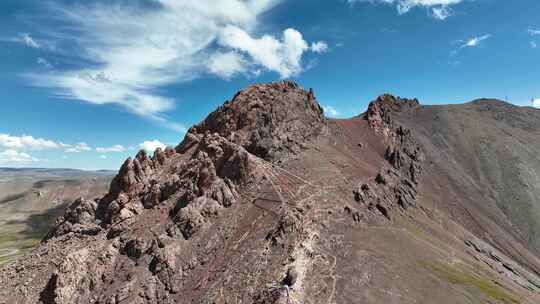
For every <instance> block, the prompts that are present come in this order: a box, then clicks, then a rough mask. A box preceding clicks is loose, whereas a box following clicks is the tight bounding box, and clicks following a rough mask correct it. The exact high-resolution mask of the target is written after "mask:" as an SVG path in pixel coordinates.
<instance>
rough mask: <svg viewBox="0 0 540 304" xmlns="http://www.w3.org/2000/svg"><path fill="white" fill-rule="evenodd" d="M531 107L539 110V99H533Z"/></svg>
mask: <svg viewBox="0 0 540 304" xmlns="http://www.w3.org/2000/svg"><path fill="white" fill-rule="evenodd" d="M532 106H533V107H535V108H537V109H540V98H536V99H533V104H532Z"/></svg>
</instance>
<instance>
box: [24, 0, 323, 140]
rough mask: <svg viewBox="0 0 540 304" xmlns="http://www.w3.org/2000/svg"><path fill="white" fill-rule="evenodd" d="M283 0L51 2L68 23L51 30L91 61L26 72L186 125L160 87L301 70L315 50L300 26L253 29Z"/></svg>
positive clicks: (64, 92)
mask: <svg viewBox="0 0 540 304" xmlns="http://www.w3.org/2000/svg"><path fill="white" fill-rule="evenodd" d="M280 1H281V0H199V1H174V0H156V1H153V5H151V6H149V5H142V4H138V5H137V4H133V3H131V2H125V1H98V2H97V3H95V2H94V3H93V4H79V5H70V6H60V5H58V4H56V5H54V6H52V7H51V9H52V12H53V13H54V14H51V15H54V16H58V20H57V21H58V22H59V23H61V24H64V25H65V27H63V28H69V29H70V30H69V31H68V32H66V31H62V32H61V33H50V35H51V37H61V38H62V39H63V40H67V41H71V42H74V43H73V44H74V45H77V46H78V47H79V49H77V50H75V51H74V53H77V54H81V55H80V56H81V60H82V61H85V62H90V63H91V64H89V65H87V66H85V67H82V68H80V69H75V70H66V71H55V72H54V73H50V74H43V73H30V74H28V75H26V76H27V77H28V78H29V79H30V80H31V81H32V83H33V84H34V85H36V86H41V87H48V88H52V89H53V90H54V92H55V95H56V96H58V97H60V98H66V99H73V100H81V101H86V102H89V103H94V104H101V105H103V104H118V105H121V106H123V107H124V108H125V109H127V110H128V111H130V112H132V113H135V114H137V115H140V116H142V117H146V118H149V119H152V120H154V121H157V122H158V123H161V124H163V125H166V126H167V127H169V128H172V129H175V130H178V131H184V132H185V129H186V128H185V127H184V126H182V125H181V124H178V123H174V122H171V121H170V118H169V117H168V116H167V112H169V111H171V110H172V109H174V108H175V106H176V102H175V99H173V98H171V97H168V96H164V95H162V94H159V92H158V91H157V90H158V89H159V88H161V87H163V86H165V85H170V84H173V83H178V82H187V81H191V80H193V79H195V78H198V77H201V76H204V75H217V76H218V77H221V78H224V79H229V78H231V77H234V76H236V75H239V74H246V75H254V74H255V75H256V74H258V73H259V71H260V70H266V71H271V72H276V73H278V74H279V75H280V77H282V78H286V77H291V76H295V75H297V74H299V73H301V72H302V71H303V69H302V56H303V55H304V54H305V53H306V52H309V51H312V50H311V49H310V48H309V47H308V42H306V41H305V40H304V39H303V37H302V35H301V33H300V32H299V31H297V30H295V29H287V30H285V31H284V32H283V34H282V35H281V37H276V36H274V35H270V34H260V33H258V32H257V30H258V28H259V27H258V19H259V16H260V15H261V14H263V13H265V12H267V11H268V10H270V9H271V8H273V7H274V6H275V5H277V4H278V3H279V2H280ZM313 51H314V52H315V50H313Z"/></svg>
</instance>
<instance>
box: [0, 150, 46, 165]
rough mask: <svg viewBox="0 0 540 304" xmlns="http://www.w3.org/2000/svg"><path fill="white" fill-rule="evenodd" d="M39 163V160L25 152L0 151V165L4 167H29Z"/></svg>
mask: <svg viewBox="0 0 540 304" xmlns="http://www.w3.org/2000/svg"><path fill="white" fill-rule="evenodd" d="M38 161H39V159H38V158H35V157H33V156H31V155H29V154H27V153H25V152H20V151H17V150H5V151H0V165H2V166H20V165H28V164H30V163H35V162H38Z"/></svg>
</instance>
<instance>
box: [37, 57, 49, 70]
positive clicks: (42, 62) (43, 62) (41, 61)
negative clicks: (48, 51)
mask: <svg viewBox="0 0 540 304" xmlns="http://www.w3.org/2000/svg"><path fill="white" fill-rule="evenodd" d="M37 63H38V64H39V65H42V66H43V67H45V68H47V69H50V68H52V64H51V63H50V62H49V61H47V59H45V58H43V57H38V59H37Z"/></svg>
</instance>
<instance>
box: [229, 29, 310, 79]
mask: <svg viewBox="0 0 540 304" xmlns="http://www.w3.org/2000/svg"><path fill="white" fill-rule="evenodd" d="M219 43H220V44H221V45H223V46H225V47H228V48H232V49H235V50H237V51H240V52H243V53H245V54H247V55H248V56H249V57H250V59H251V60H252V62H253V64H255V65H259V66H262V67H264V68H266V69H267V70H270V71H273V72H277V73H278V74H279V75H280V76H281V77H282V78H287V77H290V76H294V75H297V74H298V73H300V72H301V71H302V67H301V61H300V59H301V58H302V54H303V53H304V52H305V51H306V50H308V49H309V47H308V44H307V42H306V41H305V40H304V39H303V38H302V34H301V33H300V32H298V31H297V30H295V29H292V28H289V29H286V30H285V31H284V32H283V37H282V38H281V39H277V38H275V37H273V36H270V35H264V36H262V37H260V38H254V37H251V36H250V34H249V33H248V32H246V31H245V30H243V29H242V28H240V27H238V26H227V27H226V28H225V29H224V30H223V32H222V33H221V36H220V39H219Z"/></svg>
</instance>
